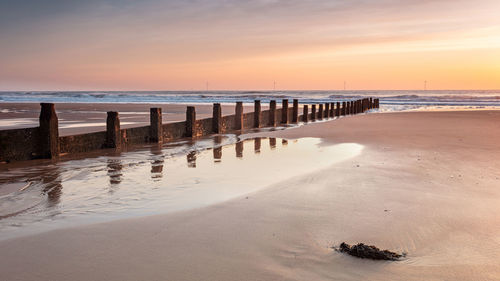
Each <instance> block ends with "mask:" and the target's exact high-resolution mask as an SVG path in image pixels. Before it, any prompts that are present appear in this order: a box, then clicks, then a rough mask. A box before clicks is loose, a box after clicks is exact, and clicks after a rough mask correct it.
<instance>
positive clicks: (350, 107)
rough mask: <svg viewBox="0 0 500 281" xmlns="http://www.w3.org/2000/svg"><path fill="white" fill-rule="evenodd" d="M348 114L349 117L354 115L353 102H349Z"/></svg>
mask: <svg viewBox="0 0 500 281" xmlns="http://www.w3.org/2000/svg"><path fill="white" fill-rule="evenodd" d="M349 113H350V114H351V115H353V114H354V101H350V102H349Z"/></svg>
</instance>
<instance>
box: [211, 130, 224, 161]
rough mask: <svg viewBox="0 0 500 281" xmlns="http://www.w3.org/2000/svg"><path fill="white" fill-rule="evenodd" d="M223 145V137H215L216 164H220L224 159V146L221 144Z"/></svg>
mask: <svg viewBox="0 0 500 281" xmlns="http://www.w3.org/2000/svg"><path fill="white" fill-rule="evenodd" d="M221 143H222V137H221V136H215V137H214V149H213V150H214V162H215V163H220V161H221V159H222V146H220V144H221Z"/></svg>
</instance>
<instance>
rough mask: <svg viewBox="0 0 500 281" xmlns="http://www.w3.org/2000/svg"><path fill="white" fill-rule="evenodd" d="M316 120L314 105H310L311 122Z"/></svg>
mask: <svg viewBox="0 0 500 281" xmlns="http://www.w3.org/2000/svg"><path fill="white" fill-rule="evenodd" d="M314 120H316V105H315V104H313V105H311V121H314Z"/></svg>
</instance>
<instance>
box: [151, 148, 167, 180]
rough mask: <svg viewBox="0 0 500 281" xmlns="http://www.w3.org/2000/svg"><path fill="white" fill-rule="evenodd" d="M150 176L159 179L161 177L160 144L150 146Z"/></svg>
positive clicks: (161, 157) (161, 155) (161, 156)
mask: <svg viewBox="0 0 500 281" xmlns="http://www.w3.org/2000/svg"><path fill="white" fill-rule="evenodd" d="M151 155H152V156H153V157H152V160H151V178H152V179H160V178H162V177H163V162H164V160H163V153H162V150H161V145H153V146H151Z"/></svg>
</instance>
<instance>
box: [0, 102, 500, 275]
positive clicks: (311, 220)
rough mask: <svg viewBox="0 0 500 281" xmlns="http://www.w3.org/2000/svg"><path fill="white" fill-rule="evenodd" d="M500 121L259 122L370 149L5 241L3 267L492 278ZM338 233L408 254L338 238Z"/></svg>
mask: <svg viewBox="0 0 500 281" xmlns="http://www.w3.org/2000/svg"><path fill="white" fill-rule="evenodd" d="M499 124H500V112H498V111H469V112H411V113H387V114H370V115H359V116H354V117H347V118H341V119H340V120H336V121H333V122H321V123H316V124H310V125H307V126H301V127H298V128H294V129H288V130H283V131H275V132H267V133H259V134H258V135H259V136H273V137H283V138H300V137H319V138H323V141H324V142H325V144H327V143H328V144H340V143H357V144H361V145H363V146H364V149H363V151H362V153H361V155H359V156H357V157H355V158H351V159H350V160H346V161H342V162H339V163H336V164H333V165H332V166H330V167H328V168H326V169H322V170H317V171H315V172H312V173H309V174H307V175H305V176H297V177H290V179H289V180H286V181H282V182H280V183H277V184H274V185H272V186H268V187H266V188H264V189H260V190H259V191H256V192H253V193H251V194H247V195H245V196H242V197H238V198H236V199H233V200H230V201H227V202H224V203H220V204H215V205H211V206H208V207H203V208H198V209H194V210H189V211H182V212H176V213H170V214H163V215H161V214H160V215H155V216H150V217H145V218H134V219H126V220H117V221H113V222H108V223H102V224H93V225H87V226H82V227H75V228H69V229H61V230H55V231H51V232H46V233H41V234H37V235H32V236H27V237H22V238H16V239H9V240H4V241H2V242H0V253H1V254H0V258H1V262H0V271H1V272H2V278H5V279H6V280H68V279H71V280H496V279H498V278H499V277H500V247H499V246H500V189H498V186H500V172H499V167H500V149H499V148H500V147H499V144H498V139H499V138H500V125H499ZM253 136H256V134H252V135H248V136H246V137H253ZM249 176H258V175H253V174H252V173H251V172H249ZM343 241H346V242H347V243H349V244H353V243H357V242H364V243H368V244H373V245H376V246H378V247H380V248H384V249H390V250H392V251H396V252H407V253H408V256H407V258H406V259H405V260H403V261H400V262H375V261H369V260H359V259H356V258H353V257H350V256H345V255H343V254H340V253H337V252H334V251H333V250H332V249H330V247H331V246H333V245H338V244H340V243H341V242H343Z"/></svg>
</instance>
